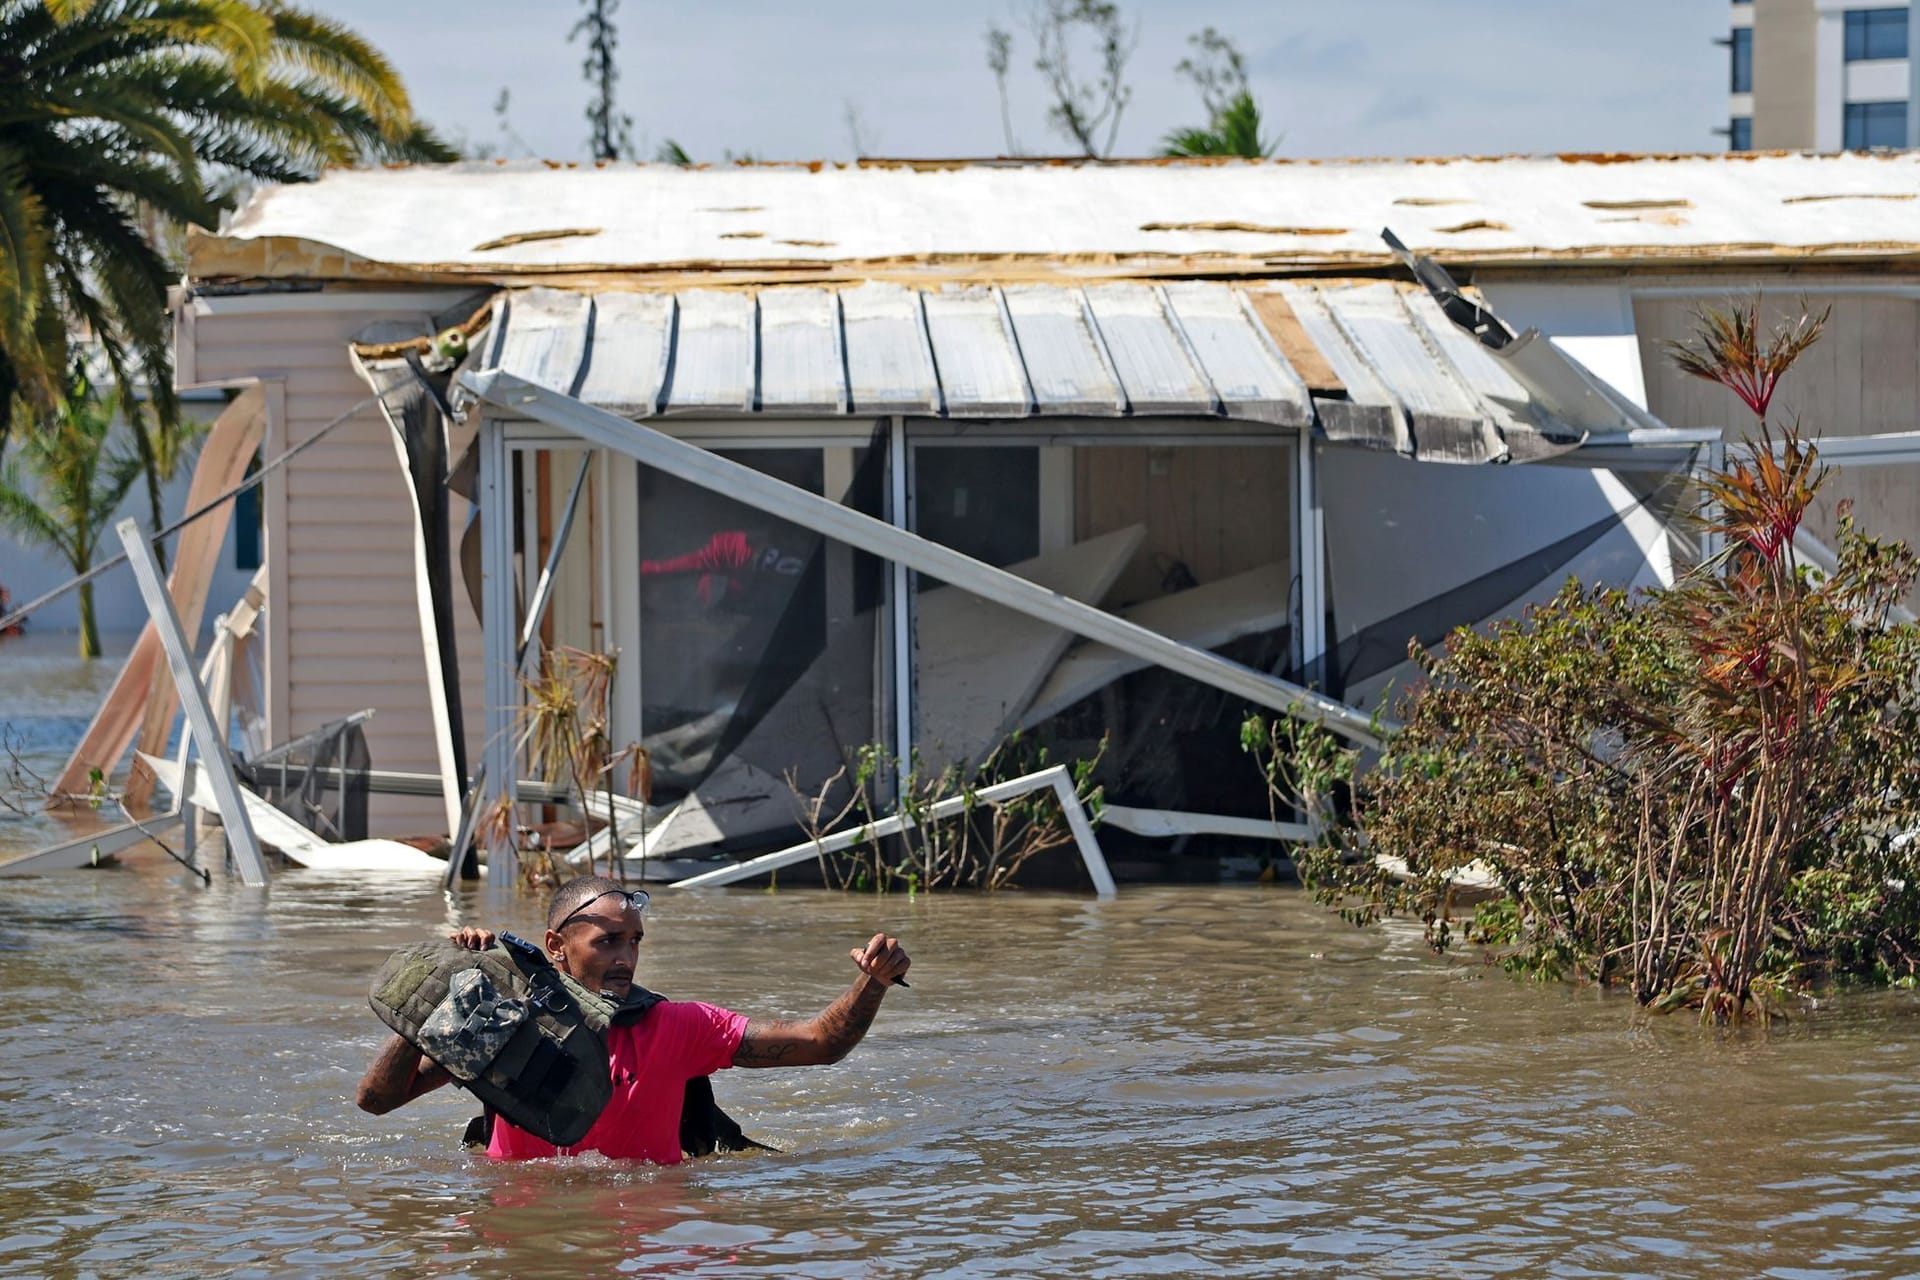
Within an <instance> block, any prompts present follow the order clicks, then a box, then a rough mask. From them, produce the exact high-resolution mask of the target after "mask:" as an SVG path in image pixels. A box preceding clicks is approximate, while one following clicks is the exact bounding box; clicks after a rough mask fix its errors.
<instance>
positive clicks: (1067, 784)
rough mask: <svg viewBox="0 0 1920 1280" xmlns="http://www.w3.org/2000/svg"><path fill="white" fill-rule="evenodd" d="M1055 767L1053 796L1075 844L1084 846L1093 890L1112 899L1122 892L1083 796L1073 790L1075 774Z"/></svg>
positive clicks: (1059, 766)
mask: <svg viewBox="0 0 1920 1280" xmlns="http://www.w3.org/2000/svg"><path fill="white" fill-rule="evenodd" d="M1054 767H1055V768H1056V769H1057V770H1058V772H1056V773H1055V774H1054V775H1053V794H1054V795H1055V796H1057V797H1058V798H1059V800H1060V812H1061V813H1062V814H1064V815H1065V816H1066V819H1067V829H1068V830H1069V831H1071V832H1073V842H1074V843H1075V844H1077V845H1079V846H1080V860H1081V861H1082V862H1084V863H1086V864H1087V874H1088V875H1090V876H1092V877H1093V891H1094V892H1095V893H1097V894H1099V895H1100V896H1101V897H1103V898H1111V897H1113V896H1114V894H1115V893H1117V892H1118V890H1117V889H1116V888H1115V887H1114V883H1113V872H1112V871H1111V870H1109V869H1108V867H1107V855H1106V854H1105V853H1104V852H1103V851H1102V850H1101V848H1100V841H1099V839H1098V837H1096V836H1095V835H1094V834H1093V824H1092V823H1091V822H1088V821H1087V811H1086V810H1085V809H1084V808H1082V807H1081V805H1080V793H1079V792H1077V791H1075V790H1074V788H1073V775H1072V774H1071V773H1070V772H1068V770H1067V767H1066V766H1065V765H1056V766H1054Z"/></svg>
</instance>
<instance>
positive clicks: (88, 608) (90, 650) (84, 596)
mask: <svg viewBox="0 0 1920 1280" xmlns="http://www.w3.org/2000/svg"><path fill="white" fill-rule="evenodd" d="M83 572H84V571H83ZM80 656H81V657H83V658H97V657H99V656H100V625H99V623H97V622H96V621H94V617H93V584H92V583H91V582H83V583H81V584H80Z"/></svg>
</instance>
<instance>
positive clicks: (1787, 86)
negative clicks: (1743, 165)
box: [1726, 0, 1920, 151]
mask: <svg viewBox="0 0 1920 1280" xmlns="http://www.w3.org/2000/svg"><path fill="white" fill-rule="evenodd" d="M1731 8H1732V24H1731V27H1732V29H1731V32H1730V35H1729V38H1728V40H1727V49H1728V54H1729V58H1728V63H1729V66H1728V84H1727V89H1728V95H1729V97H1728V112H1727V128H1726V135H1727V149H1728V150H1730V151H1755V150H1759V151H1771V150H1813V151H1865V150H1872V149H1875V148H1887V147H1907V146H1911V145H1914V144H1915V143H1916V142H1920V79H1916V77H1920V58H1915V57H1914V56H1913V40H1914V31H1913V26H1914V24H1913V22H1912V21H1911V10H1912V5H1910V4H1886V3H1878V4H1876V3H1874V2H1873V0H1733V4H1732V6H1731Z"/></svg>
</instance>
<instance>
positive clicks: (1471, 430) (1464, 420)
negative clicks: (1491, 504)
mask: <svg viewBox="0 0 1920 1280" xmlns="http://www.w3.org/2000/svg"><path fill="white" fill-rule="evenodd" d="M1400 292H1401V291H1400V290H1399V289H1396V288H1395V287H1394V286H1392V285H1390V284H1373V285H1358V286H1353V287H1349V288H1342V289H1323V290H1321V291H1320V296H1321V298H1322V299H1323V300H1324V301H1325V302H1326V303H1327V306H1328V309H1329V310H1331V311H1332V313H1333V318H1334V322H1335V323H1336V324H1338V325H1339V326H1340V330H1341V332H1342V333H1344V334H1345V335H1346V336H1347V338H1348V339H1349V340H1351V341H1352V343H1353V345H1354V346H1355V347H1356V348H1358V349H1359V351H1360V354H1361V356H1362V357H1363V358H1364V359H1365V360H1366V362H1367V365H1368V366H1369V367H1370V368H1371V369H1372V370H1373V372H1374V373H1375V374H1377V375H1378V376H1379V379H1380V381H1381V382H1383V383H1385V384H1386V386H1387V389H1388V390H1390V391H1391V392H1392V393H1393V394H1394V396H1395V397H1396V398H1397V399H1398V400H1399V401H1400V405H1401V407H1402V409H1403V410H1404V411H1405V412H1406V415H1407V418H1408V422H1409V425H1410V426H1411V428H1412V431H1413V451H1414V453H1415V454H1416V455H1417V456H1419V457H1423V458H1427V459H1430V460H1432V461H1436V462H1439V461H1446V462H1487V461H1491V460H1493V459H1496V458H1503V457H1505V456H1506V446H1505V445H1504V444H1503V443H1502V442H1501V441H1500V439H1499V436H1498V433H1496V432H1495V431H1493V430H1492V429H1491V427H1489V426H1488V425H1487V409H1486V407H1485V406H1483V405H1482V404H1481V403H1480V402H1479V400H1478V399H1477V398H1476V397H1475V396H1474V395H1473V393H1472V392H1470V391H1468V390H1467V388H1466V386H1465V385H1464V384H1463V383H1461V382H1460V381H1459V380H1458V379H1457V378H1455V377H1454V374H1453V370H1452V369H1451V367H1449V366H1448V365H1447V364H1446V363H1445V362H1444V361H1442V360H1440V359H1438V358H1437V354H1436V353H1435V351H1434V350H1433V348H1432V347H1431V346H1429V345H1428V344H1427V341H1426V339H1425V338H1424V337H1422V336H1421V334H1420V331H1419V330H1418V329H1416V328H1415V327H1414V325H1413V323H1412V320H1411V318H1410V317H1409V316H1408V315H1407V309H1406V308H1405V307H1404V306H1402V305H1401V302H1400Z"/></svg>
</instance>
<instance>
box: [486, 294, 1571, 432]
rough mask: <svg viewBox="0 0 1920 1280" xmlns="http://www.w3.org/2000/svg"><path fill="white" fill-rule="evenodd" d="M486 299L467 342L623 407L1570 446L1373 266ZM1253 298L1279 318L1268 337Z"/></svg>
mask: <svg viewBox="0 0 1920 1280" xmlns="http://www.w3.org/2000/svg"><path fill="white" fill-rule="evenodd" d="M1283 302H1284V305H1282V303H1283ZM1256 304H1257V305H1256ZM499 305H500V311H501V314H502V322H501V323H500V324H499V325H498V328H497V331H496V332H495V333H494V334H493V335H491V337H490V340H489V342H490V345H489V350H488V353H487V355H486V356H485V357H483V358H485V359H488V360H491V361H493V362H496V363H501V364H505V365H507V366H508V367H510V368H516V367H517V368H518V369H519V370H523V371H524V373H523V376H530V377H534V378H537V379H539V380H541V381H542V382H543V383H544V384H545V385H547V386H553V387H558V386H561V385H562V384H563V383H564V382H565V381H566V380H567V379H568V377H569V372H568V371H569V366H570V362H571V361H573V360H574V359H575V358H576V356H575V353H576V352H577V353H580V354H579V357H578V358H579V359H580V361H581V364H580V367H579V368H578V369H575V370H574V371H573V373H572V375H571V376H572V379H573V381H574V383H575V384H576V386H577V388H578V389H577V390H576V392H575V394H577V395H578V396H579V397H580V398H581V399H583V400H586V401H588V402H589V403H592V404H596V405H599V406H601V407H603V408H607V409H610V410H612V411H614V412H616V413H620V414H622V415H624V416H627V417H633V418H642V417H646V416H649V415H651V414H654V413H660V412H705V413H710V414H728V415H734V416H741V417H746V416H751V415H754V414H757V413H766V414H782V415H791V416H806V417H822V416H828V417H838V416H840V415H843V414H849V413H861V414H874V413H904V414H911V415H915V416H922V415H926V416H934V415H945V416H949V417H978V418H1024V417H1028V416H1033V415H1053V416H1074V417H1084V418H1114V417H1124V416H1129V415H1133V416H1141V415H1179V416H1183V417H1213V416H1218V415H1225V416H1226V417H1229V418H1233V419H1236V420H1239V421H1243V422H1258V423H1265V424H1268V425H1271V426H1279V427H1296V428H1297V427H1307V426H1312V425H1318V426H1319V427H1320V428H1321V429H1322V430H1324V432H1325V433H1326V435H1327V437H1328V438H1329V439H1331V440H1335V441H1340V442H1343V443H1348V444H1355V445H1361V446H1364V447H1367V448H1374V449H1388V450H1393V451H1395V452H1398V453H1403V454H1407V455H1409V456H1413V457H1418V458H1425V459H1431V460H1433V461H1440V462H1503V461H1508V460H1510V459H1513V458H1536V457H1542V456H1546V455H1549V454H1552V453H1554V452H1557V451H1559V450H1560V449H1562V448H1565V447H1570V446H1571V445H1573V444H1574V443H1577V439H1576V438H1575V435H1574V434H1570V433H1568V432H1566V431H1564V430H1563V429H1562V424H1560V423H1559V422H1557V421H1556V420H1555V419H1554V417H1553V416H1552V414H1551V413H1549V412H1547V411H1545V410H1543V409H1542V408H1541V407H1540V406H1538V405H1536V404H1535V403H1534V402H1533V401H1532V400H1531V398H1530V397H1529V396H1528V394H1527V393H1526V392H1525V391H1524V390H1522V389H1521V387H1520V385H1519V384H1518V383H1517V382H1516V381H1515V380H1514V378H1513V376H1512V374H1511V373H1510V372H1509V371H1508V370H1506V369H1505V368H1504V367H1503V366H1502V365H1501V364H1500V362H1498V361H1496V360H1493V359H1490V358H1489V357H1488V355H1487V353H1486V352H1485V351H1484V350H1483V349H1482V348H1481V347H1480V346H1479V345H1478V343H1477V342H1475V341H1474V340H1473V339H1472V338H1471V337H1470V336H1469V335H1466V334H1462V333H1460V332H1459V331H1458V330H1456V329H1455V328H1454V327H1453V325H1452V324H1451V323H1450V322H1448V321H1447V319H1446V317H1445V316H1444V315H1443V314H1442V313H1441V312H1440V311H1439V310H1438V309H1437V308H1436V307H1435V305H1434V304H1433V303H1432V302H1431V300H1430V299H1429V298H1428V297H1427V295H1426V294H1425V293H1423V292H1421V291H1420V290H1418V289H1412V288H1404V287H1400V286H1396V285H1393V284H1389V283H1384V282H1364V283H1358V284H1352V283H1325V284H1320V283H1305V282H1284V283H1280V284H1278V285H1277V286H1275V287H1274V288H1273V289H1271V291H1248V290H1245V289H1240V288H1235V287H1232V286H1228V285H1223V284H1215V283H1201V282H1194V283H1180V284H1172V285H1167V286H1164V287H1155V286H1146V285H1104V286H1100V287H1098V288H1094V289H1089V290H1079V289H1072V288H1061V287H1056V286H1036V285H1028V286H1016V287H1014V288H1012V289H1009V290H1005V291H1002V290H999V289H994V288H979V287H973V288H949V289H945V290H940V291H924V292H923V291H918V290H911V289H906V288H902V287H900V286H898V285H890V284H867V285H863V286H861V287H860V288H857V289H850V290H847V291H845V292H843V293H837V294H836V293H834V292H832V291H829V290H825V289H821V288H817V287H812V286H806V287H784V288H772V289H765V290H762V291H761V292H760V294H759V295H758V297H757V298H756V297H754V296H751V295H748V294H745V293H731V292H721V291H716V290H691V291H688V292H684V293H680V294H635V293H602V294H599V295H597V296H595V297H594V298H593V299H592V300H591V303H590V305H589V303H587V302H585V301H583V300H582V299H581V297H580V296H578V295H574V294H570V293H567V292H565V291H561V290H552V289H535V290H528V291H525V292H523V293H519V294H515V295H512V297H511V298H510V299H503V300H502V302H501V303H500V304H499ZM1262 307H1268V308H1269V309H1271V308H1278V309H1279V312H1282V313H1284V320H1285V325H1286V328H1285V331H1284V332H1281V331H1279V330H1276V329H1274V328H1273V324H1274V323H1275V317H1273V316H1268V315H1267V314H1266V312H1265V311H1262V310H1261V308H1262Z"/></svg>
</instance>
